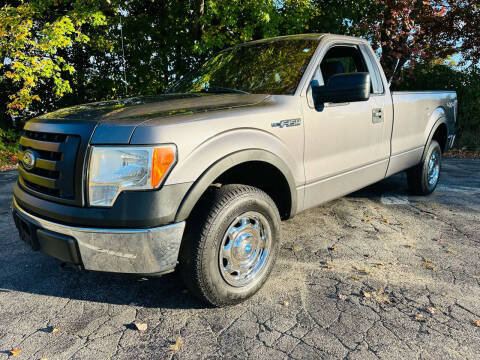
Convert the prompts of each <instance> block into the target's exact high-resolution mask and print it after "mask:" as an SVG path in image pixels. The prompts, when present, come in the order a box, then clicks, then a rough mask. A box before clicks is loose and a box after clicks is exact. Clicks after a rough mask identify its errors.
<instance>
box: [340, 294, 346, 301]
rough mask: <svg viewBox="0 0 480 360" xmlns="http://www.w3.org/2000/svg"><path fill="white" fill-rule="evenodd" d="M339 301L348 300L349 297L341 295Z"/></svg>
mask: <svg viewBox="0 0 480 360" xmlns="http://www.w3.org/2000/svg"><path fill="white" fill-rule="evenodd" d="M338 299H339V300H342V301H345V300H347V295H342V294H340V295H338Z"/></svg>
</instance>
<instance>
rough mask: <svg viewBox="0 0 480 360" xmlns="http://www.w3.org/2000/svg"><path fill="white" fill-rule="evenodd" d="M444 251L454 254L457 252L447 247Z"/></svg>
mask: <svg viewBox="0 0 480 360" xmlns="http://www.w3.org/2000/svg"><path fill="white" fill-rule="evenodd" d="M446 251H447V253H449V254H452V255H455V254H456V253H457V252H456V251H455V250H452V249H447V250H446Z"/></svg>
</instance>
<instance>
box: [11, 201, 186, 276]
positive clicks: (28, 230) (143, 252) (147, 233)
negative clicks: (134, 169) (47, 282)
mask: <svg viewBox="0 0 480 360" xmlns="http://www.w3.org/2000/svg"><path fill="white" fill-rule="evenodd" d="M12 215H13V217H14V220H15V224H16V226H17V228H18V230H19V232H20V235H21V237H22V238H23V239H25V240H27V238H28V240H27V242H29V243H30V245H31V246H32V248H33V249H34V250H39V251H41V252H43V253H45V254H47V255H49V256H52V257H54V258H57V259H60V260H62V261H65V262H67V263H71V264H74V265H79V266H81V267H83V268H84V269H86V270H92V271H105V272H116V273H130V274H145V275H148V274H163V273H168V272H170V271H173V269H174V268H175V266H176V265H177V260H178V254H179V252H180V244H181V242H182V237H183V232H184V230H185V222H181V223H176V224H172V225H166V226H162V227H157V228H152V229H99V228H82V227H72V226H66V225H62V224H57V223H54V222H51V221H47V220H44V219H41V218H39V217H37V216H34V215H32V214H29V213H28V212H26V211H25V210H23V209H22V208H21V207H20V206H19V205H18V203H17V201H16V200H15V198H14V199H13V202H12Z"/></svg>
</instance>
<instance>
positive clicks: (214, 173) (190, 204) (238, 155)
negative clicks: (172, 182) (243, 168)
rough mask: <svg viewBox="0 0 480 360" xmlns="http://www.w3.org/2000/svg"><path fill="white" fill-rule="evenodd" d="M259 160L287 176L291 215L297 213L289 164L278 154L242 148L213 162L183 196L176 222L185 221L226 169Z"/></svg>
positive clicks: (294, 187) (294, 188)
mask: <svg viewBox="0 0 480 360" xmlns="http://www.w3.org/2000/svg"><path fill="white" fill-rule="evenodd" d="M250 161H259V162H264V163H268V164H270V165H272V166H274V167H276V168H277V169H278V170H279V171H280V172H281V173H282V174H283V176H284V177H285V179H286V180H287V182H288V186H289V188H290V197H291V209H290V217H293V216H294V215H295V212H296V209H297V191H296V186H295V180H294V177H293V175H292V172H291V171H290V168H289V167H288V166H287V164H286V163H285V162H284V161H283V160H282V159H281V158H280V157H278V156H277V155H275V154H273V153H271V152H269V151H266V150H260V149H250V150H241V151H237V152H234V153H232V154H229V155H227V156H225V157H223V158H222V159H220V160H218V161H217V162H215V163H214V164H212V165H211V166H210V167H209V168H208V169H207V170H205V171H204V172H203V174H202V175H201V176H200V177H199V178H198V179H197V180H196V181H195V182H194V183H193V185H192V186H191V187H190V189H189V190H188V192H187V194H186V195H185V197H184V198H183V200H182V202H181V204H180V206H179V208H178V211H177V214H176V216H175V222H180V221H185V220H186V219H187V218H188V217H189V216H190V213H191V212H192V210H193V208H194V207H195V205H196V204H197V202H198V201H199V200H200V198H201V196H202V195H203V194H204V192H205V191H206V190H207V189H208V187H209V186H210V185H211V184H212V183H213V182H214V181H215V179H217V178H218V177H219V176H220V175H222V174H223V173H224V172H225V171H227V170H229V169H231V168H233V167H234V166H237V165H240V164H243V163H246V162H250Z"/></svg>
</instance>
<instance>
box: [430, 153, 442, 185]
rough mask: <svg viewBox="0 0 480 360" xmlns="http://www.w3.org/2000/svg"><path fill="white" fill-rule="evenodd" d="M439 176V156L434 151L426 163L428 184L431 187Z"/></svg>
mask: <svg viewBox="0 0 480 360" xmlns="http://www.w3.org/2000/svg"><path fill="white" fill-rule="evenodd" d="M439 176H440V154H439V153H437V152H436V151H434V152H433V153H432V155H431V156H430V160H429V161H428V184H429V185H430V186H431V187H433V186H435V185H436V184H437V182H438V178H439Z"/></svg>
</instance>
